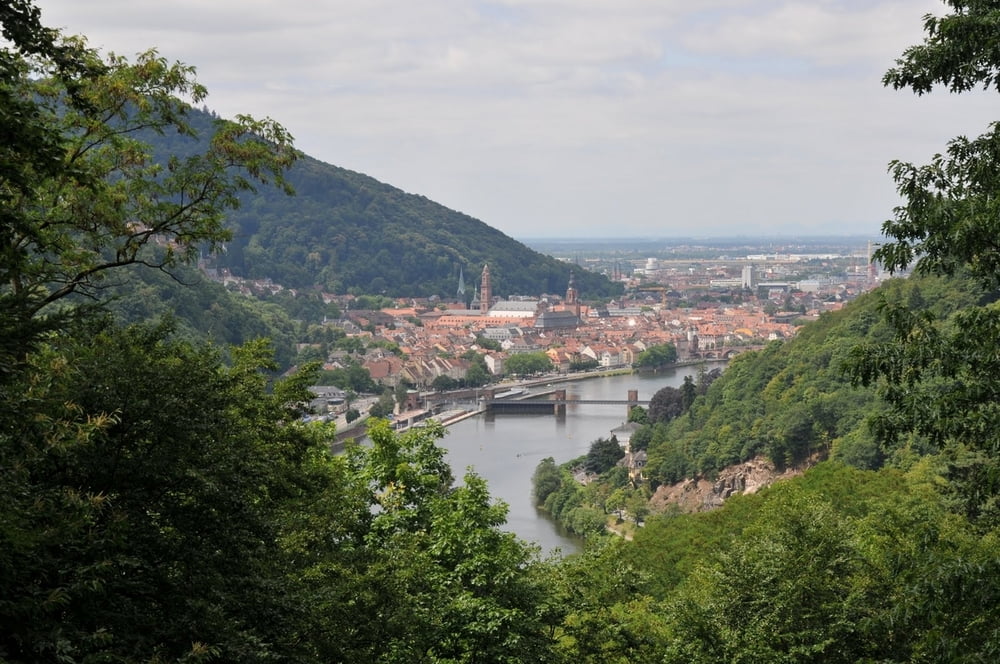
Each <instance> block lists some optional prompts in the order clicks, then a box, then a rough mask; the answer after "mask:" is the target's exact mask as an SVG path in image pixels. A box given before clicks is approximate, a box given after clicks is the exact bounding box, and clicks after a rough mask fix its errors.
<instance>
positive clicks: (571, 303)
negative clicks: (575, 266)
mask: <svg viewBox="0 0 1000 664" xmlns="http://www.w3.org/2000/svg"><path fill="white" fill-rule="evenodd" d="M566 306H567V307H569V310H570V311H572V312H573V315H575V316H576V317H577V318H579V317H580V302H579V300H577V293H576V286H575V282H574V280H573V270H570V271H569V286H567V287H566Z"/></svg>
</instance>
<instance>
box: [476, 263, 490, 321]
mask: <svg viewBox="0 0 1000 664" xmlns="http://www.w3.org/2000/svg"><path fill="white" fill-rule="evenodd" d="M479 292H480V296H479V311H481V312H482V313H484V314H485V313H486V312H488V311H489V310H490V304H491V301H492V299H493V285H492V284H491V283H490V266H489V265H483V276H482V281H481V283H480V285H479Z"/></svg>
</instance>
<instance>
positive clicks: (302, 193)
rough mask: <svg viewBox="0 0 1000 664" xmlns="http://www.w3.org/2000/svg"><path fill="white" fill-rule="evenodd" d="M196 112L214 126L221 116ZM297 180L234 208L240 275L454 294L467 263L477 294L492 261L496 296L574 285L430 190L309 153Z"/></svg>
mask: <svg viewBox="0 0 1000 664" xmlns="http://www.w3.org/2000/svg"><path fill="white" fill-rule="evenodd" d="M192 113H193V114H194V116H193V117H192V118H191V120H192V124H193V125H195V126H196V127H198V128H199V132H200V134H201V135H202V136H209V135H211V119H212V116H211V115H210V114H208V113H206V112H203V111H192ZM144 138H146V139H147V140H149V141H150V142H152V143H154V144H155V145H156V147H157V152H159V153H161V154H163V153H168V152H171V153H174V154H176V153H178V152H181V153H184V152H186V151H187V150H188V149H190V148H188V147H187V146H184V145H183V142H184V141H185V140H189V139H185V138H183V137H177V136H171V137H163V136H149V137H144ZM288 180H289V182H290V183H291V184H292V186H293V187H294V188H295V191H296V195H294V196H287V195H285V194H284V193H282V192H280V191H279V190H278V189H276V188H274V187H263V188H261V189H260V190H259V191H258V193H257V194H256V195H253V196H247V197H245V200H244V203H243V205H242V206H241V207H240V209H238V210H235V211H234V212H232V213H231V214H230V219H231V223H232V225H233V228H234V231H235V237H234V241H233V242H232V243H231V244H230V245H229V246H228V247H227V250H226V254H225V255H224V256H221V257H220V261H221V264H222V265H223V266H225V267H228V268H230V269H231V270H232V272H233V273H234V274H237V275H239V276H245V277H249V278H271V279H273V280H274V281H276V282H278V283H281V284H283V285H286V286H289V287H293V288H308V287H311V286H319V287H322V288H323V289H324V290H326V291H328V292H335V293H344V292H359V293H372V294H377V293H385V294H386V295H390V296H431V295H438V296H442V297H449V298H453V297H455V295H456V292H457V289H458V282H459V272H460V270H461V271H462V272H463V273H464V278H465V284H466V289H467V291H468V293H469V296H470V297H471V294H472V291H473V289H474V288H475V286H476V284H477V283H478V281H479V276H480V273H481V272H482V269H483V265H484V264H488V265H489V267H490V274H491V276H492V286H493V293H494V295H502V296H506V295H513V294H525V295H536V294H539V293H564V292H565V291H566V287H567V285H568V282H569V276H570V271H571V269H572V266H570V265H567V264H566V263H563V262H561V261H558V260H556V259H554V258H552V257H550V256H546V255H544V254H541V253H538V252H536V251H534V250H532V249H529V248H528V247H527V246H525V245H524V244H522V243H520V242H518V241H516V240H514V239H513V238H511V237H508V236H507V235H504V234H503V233H501V232H500V231H498V230H497V229H495V228H492V227H490V226H488V225H487V224H485V223H483V222H482V221H479V220H478V219H474V218H473V217H470V216H469V215H466V214H463V213H461V212H456V211H455V210H451V209H448V208H447V207H445V206H443V205H440V204H438V203H435V202H434V201H431V200H429V199H427V198H426V197H424V196H419V195H414V194H408V193H406V192H404V191H402V190H400V189H397V188H395V187H392V186H390V185H388V184H385V183H382V182H379V181H378V180H375V179H374V178H371V177H368V176H366V175H363V174H361V173H356V172H353V171H350V170H347V169H344V168H340V167H337V166H333V165H330V164H326V163H323V162H321V161H318V160H316V159H313V158H311V157H308V156H303V157H302V158H301V159H299V161H298V162H297V163H296V164H295V165H294V166H293V167H292V169H291V171H290V173H289V174H288ZM512 195H515V194H514V193H513V192H512ZM573 273H574V275H575V283H576V288H577V290H578V291H579V292H580V294H581V295H582V296H584V297H600V296H608V295H612V294H615V293H617V292H618V290H619V288H618V287H617V286H616V285H615V284H612V283H611V282H610V281H609V280H608V279H607V278H605V277H604V276H601V275H597V274H594V273H591V272H587V271H585V270H581V269H575V270H573Z"/></svg>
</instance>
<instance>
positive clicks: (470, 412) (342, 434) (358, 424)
mask: <svg viewBox="0 0 1000 664" xmlns="http://www.w3.org/2000/svg"><path fill="white" fill-rule="evenodd" d="M711 363H718V360H702V359H694V360H683V361H680V362H675V363H674V364H671V365H668V366H665V367H662V368H660V369H657V370H655V371H653V372H639V371H636V370H635V369H633V368H631V367H616V368H613V369H596V370H591V371H580V372H575V373H558V374H545V375H544V376H539V377H537V378H528V379H524V380H517V381H505V382H500V383H497V384H496V385H493V386H492V387H493V389H496V390H511V389H518V388H532V387H547V386H549V385H553V384H556V383H569V382H577V381H585V380H591V379H595V378H613V377H618V376H630V375H642V376H649V375H656V374H658V373H661V372H662V373H666V372H673V371H676V370H677V369H682V368H684V367H691V366H698V365H700V364H711ZM468 392H469V390H462V391H458V392H457V393H458V394H460V395H466V394H467V393H468ZM473 392H475V391H473ZM449 394H451V393H447V392H446V393H431V394H429V395H426V396H428V397H432V398H436V399H437V400H439V401H445V400H447V399H448V397H449ZM484 412H485V411H484V410H483V409H482V408H473V409H453V410H451V411H443V412H442V413H437V414H434V415H431V416H429V417H428V418H426V419H433V420H435V421H437V422H439V423H441V424H442V425H443V426H445V427H448V426H451V425H453V424H457V423H458V422H461V421H463V420H466V419H469V418H470V417H475V416H477V415H481V414H482V413H484ZM367 420H368V418H367V416H365V417H362V418H359V419H357V420H355V421H354V422H351V423H349V424H348V423H347V421H346V419H345V418H344V417H343V416H340V417H338V418H337V420H336V426H337V433H336V438H335V441H334V446H335V450H339V449H340V448H342V447H343V445H344V443H345V442H346V441H347V440H349V439H351V438H356V437H361V436H364V435H365V431H366V429H367ZM417 423H418V422H414V423H413V424H417ZM410 426H413V425H403V426H400V427H399V430H400V431H403V430H406V429H408V428H410Z"/></svg>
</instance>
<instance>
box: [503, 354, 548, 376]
mask: <svg viewBox="0 0 1000 664" xmlns="http://www.w3.org/2000/svg"><path fill="white" fill-rule="evenodd" d="M504 371H505V372H506V373H508V374H515V375H519V376H530V375H532V374H537V373H545V372H547V371H552V360H550V359H549V356H548V355H546V354H545V353H542V352H537V353H515V354H513V355H511V356H510V357H508V358H507V360H506V362H504Z"/></svg>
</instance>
